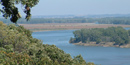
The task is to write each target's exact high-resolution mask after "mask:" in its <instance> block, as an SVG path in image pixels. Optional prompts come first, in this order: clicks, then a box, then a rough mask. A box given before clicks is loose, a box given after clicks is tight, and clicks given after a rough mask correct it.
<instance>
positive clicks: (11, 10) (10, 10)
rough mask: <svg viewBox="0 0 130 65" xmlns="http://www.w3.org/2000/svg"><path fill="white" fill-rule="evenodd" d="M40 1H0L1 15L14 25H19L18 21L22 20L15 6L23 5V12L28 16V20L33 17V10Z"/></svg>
mask: <svg viewBox="0 0 130 65" xmlns="http://www.w3.org/2000/svg"><path fill="white" fill-rule="evenodd" d="M38 2H39V0H0V6H1V7H0V14H1V13H2V14H3V17H4V18H6V19H8V18H10V21H11V22H13V23H17V20H18V19H20V18H21V15H20V13H19V11H18V8H17V7H16V6H15V5H17V4H21V5H22V6H24V9H23V12H24V13H25V14H26V18H25V19H26V20H27V21H28V20H29V19H30V17H31V8H32V7H34V6H35V5H37V4H38Z"/></svg>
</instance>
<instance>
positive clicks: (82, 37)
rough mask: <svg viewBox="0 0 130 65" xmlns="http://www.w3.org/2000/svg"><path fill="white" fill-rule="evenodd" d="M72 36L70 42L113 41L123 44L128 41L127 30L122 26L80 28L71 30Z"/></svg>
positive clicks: (116, 43)
mask: <svg viewBox="0 0 130 65" xmlns="http://www.w3.org/2000/svg"><path fill="white" fill-rule="evenodd" d="M73 34H74V38H71V39H70V43H78V42H82V43H88V42H96V43H97V44H98V43H100V42H115V45H124V44H128V43H129V34H130V32H129V30H128V31H127V30H125V29H124V28H122V27H109V28H106V29H103V28H93V29H81V30H76V31H74V32H73Z"/></svg>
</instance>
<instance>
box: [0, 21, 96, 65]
mask: <svg viewBox="0 0 130 65" xmlns="http://www.w3.org/2000/svg"><path fill="white" fill-rule="evenodd" d="M0 65H94V64H93V63H86V62H85V60H83V58H82V56H81V55H78V56H76V57H74V58H71V56H70V54H66V53H65V52H64V51H62V50H60V49H59V48H57V47H56V46H55V45H47V44H42V41H40V40H38V39H35V38H33V37H32V36H31V32H30V31H29V30H26V29H24V27H22V26H18V27H16V26H15V25H9V26H7V25H5V24H3V23H2V22H0Z"/></svg>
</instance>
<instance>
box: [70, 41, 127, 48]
mask: <svg viewBox="0 0 130 65" xmlns="http://www.w3.org/2000/svg"><path fill="white" fill-rule="evenodd" d="M72 44H74V45H82V46H102V47H119V48H130V44H127V45H121V46H119V45H114V42H101V43H98V44H96V42H89V43H82V42H79V43H72Z"/></svg>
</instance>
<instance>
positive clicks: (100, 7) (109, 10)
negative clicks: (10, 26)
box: [31, 0, 130, 15]
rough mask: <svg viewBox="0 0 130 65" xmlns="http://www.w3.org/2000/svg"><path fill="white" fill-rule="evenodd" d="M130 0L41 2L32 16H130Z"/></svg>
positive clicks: (49, 0) (61, 0) (47, 0)
mask: <svg viewBox="0 0 130 65" xmlns="http://www.w3.org/2000/svg"><path fill="white" fill-rule="evenodd" d="M129 3H130V0H40V2H39V4H38V5H36V6H35V7H34V8H32V12H31V13H32V15H95V14H96V15H98V14H130V8H129V7H130V4H129Z"/></svg>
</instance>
